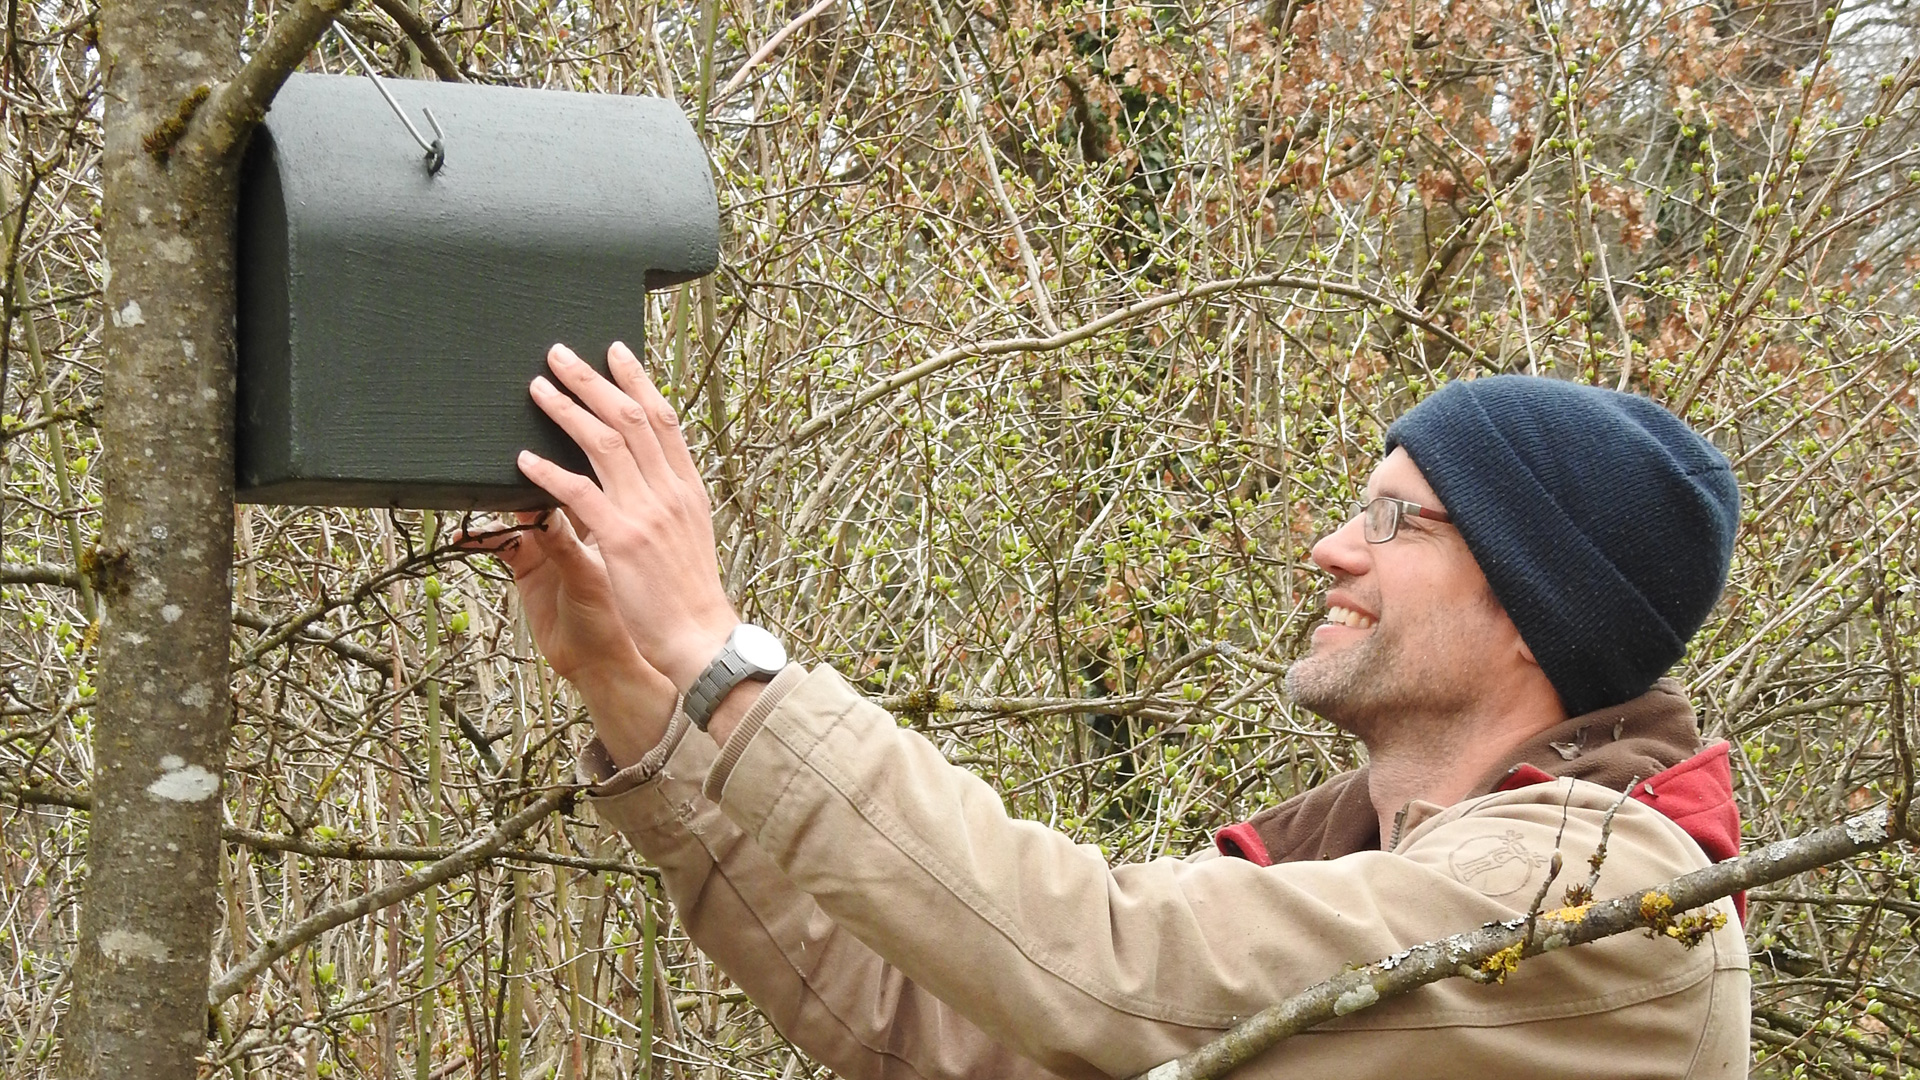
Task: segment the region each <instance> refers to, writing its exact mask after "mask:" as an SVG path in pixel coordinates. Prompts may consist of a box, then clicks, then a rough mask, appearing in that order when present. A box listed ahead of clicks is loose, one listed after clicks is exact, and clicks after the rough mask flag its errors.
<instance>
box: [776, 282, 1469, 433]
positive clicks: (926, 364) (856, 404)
mask: <svg viewBox="0 0 1920 1080" xmlns="http://www.w3.org/2000/svg"><path fill="white" fill-rule="evenodd" d="M1250 289H1306V290H1310V291H1313V292H1328V293H1332V294H1334V295H1335V296H1344V297H1347V298H1349V299H1353V300H1363V301H1365V302H1367V303H1369V304H1374V305H1376V306H1379V307H1383V308H1386V309H1388V310H1390V311H1392V312H1393V313H1394V314H1395V315H1398V316H1400V317H1401V318H1402V319H1405V320H1406V321H1408V322H1410V323H1413V324H1414V325H1416V326H1419V327H1420V328H1421V329H1424V330H1426V331H1427V332H1428V333H1430V334H1432V335H1433V336H1435V337H1437V338H1440V339H1441V340H1443V341H1445V342H1446V343H1447V344H1449V345H1452V346H1453V347H1454V348H1456V349H1459V350H1460V351H1461V352H1462V353H1463V354H1465V355H1467V356H1471V357H1476V358H1478V357H1481V356H1482V354H1481V352H1480V351H1479V350H1478V349H1475V348H1473V347H1472V346H1470V345H1468V344H1467V343H1466V342H1465V341H1462V340H1461V339H1460V336H1459V335H1458V334H1455V333H1454V332H1453V331H1452V330H1450V329H1448V328H1447V327H1446V326H1444V325H1442V324H1440V323H1438V322H1435V321H1434V320H1433V319H1431V318H1429V317H1427V315H1426V314H1425V313H1424V312H1420V311H1416V310H1414V308H1413V307H1412V305H1410V304H1408V303H1406V302H1405V301H1401V300H1396V299H1393V298H1391V297H1386V296H1382V295H1380V294H1379V293H1376V292H1373V291H1372V290H1370V289H1366V288H1363V287H1361V286H1359V285H1350V284H1347V283H1346V282H1340V281H1325V280H1322V279H1320V278H1308V277H1296V276H1294V275H1291V274H1254V275H1251V276H1248V277H1237V278H1223V279H1221V280H1219V281H1209V282H1207V283H1205V284H1203V285H1194V286H1191V287H1189V288H1185V289H1180V290H1178V291H1175V292H1168V293H1161V294H1159V295H1158V296H1149V297H1147V298H1146V299H1145V300H1141V301H1138V302H1137V303H1133V304H1129V305H1128V306H1126V307H1123V308H1121V309H1119V310H1118V311H1110V312H1108V313H1107V314H1105V315H1102V316H1101V317H1099V318H1097V319H1095V320H1093V321H1092V322H1088V323H1082V324H1081V325H1079V326H1076V327H1074V328H1073V329H1071V330H1062V331H1061V332H1060V333H1058V334H1050V335H1048V336H1047V337H1039V338H1034V337H1020V338H1000V339H998V340H994V341H981V342H975V343H973V344H970V345H956V346H954V347H953V348H951V349H948V350H946V351H944V352H941V353H938V354H935V355H934V356H931V357H929V358H927V359H925V360H922V361H921V362H919V363H918V364H915V365H914V366H912V367H910V368H906V369H905V370H902V371H896V372H894V373H893V374H892V375H889V376H887V377H886V378H884V379H881V380H880V381H878V382H876V383H874V384H873V385H871V386H869V387H867V388H866V389H865V390H862V391H860V392H859V393H857V394H855V395H854V396H853V397H851V398H849V399H848V400H846V401H843V402H841V403H840V404H838V405H836V406H834V407H833V408H831V409H828V410H827V411H826V412H823V413H821V414H820V415H819V416H816V417H814V418H813V419H811V420H809V421H807V422H806V423H804V424H802V425H800V428H799V430H797V431H795V432H794V433H793V434H792V435H791V436H789V437H788V439H787V446H788V448H789V449H791V448H793V447H797V446H799V445H800V444H801V443H804V442H807V441H809V440H811V439H813V438H814V437H815V436H817V435H819V434H821V433H822V432H824V431H826V430H827V429H829V428H831V427H833V426H834V425H835V424H837V423H839V422H840V421H841V420H842V419H843V418H845V417H846V416H847V414H849V413H852V412H856V411H858V410H860V409H864V408H866V407H867V406H868V405H871V404H873V403H874V402H876V401H878V400H880V399H881V398H883V397H886V396H887V395H888V394H891V393H893V392H894V391H896V390H899V389H900V388H902V387H905V386H910V385H912V384H913V383H916V382H919V381H920V380H922V379H925V378H926V377H928V376H929V375H935V374H938V373H939V372H941V371H944V370H946V369H947V368H950V367H952V366H953V365H955V364H957V363H959V362H960V361H962V360H965V359H968V358H970V357H975V356H1004V355H1006V354H1008V353H1022V352H1026V353H1041V352H1052V351H1054V350H1056V349H1064V348H1066V347H1067V346H1069V345H1073V344H1077V343H1078V342H1082V341H1085V340H1087V339H1088V338H1091V337H1095V336H1097V335H1099V334H1101V333H1104V332H1105V331H1108V330H1111V329H1113V328H1114V327H1116V326H1120V325H1122V324H1124V323H1129V322H1132V321H1133V320H1135V319H1138V318H1140V317H1141V316H1143V315H1151V314H1152V313H1154V312H1156V311H1159V310H1161V309H1162V308H1169V307H1173V306H1174V305H1175V304H1184V303H1187V302H1189V301H1193V300H1205V299H1207V298H1208V297H1213V296H1218V295H1220V294H1221V293H1228V292H1240V291H1242V290H1250Z"/></svg>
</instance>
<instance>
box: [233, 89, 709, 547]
mask: <svg viewBox="0 0 1920 1080" xmlns="http://www.w3.org/2000/svg"><path fill="white" fill-rule="evenodd" d="M389 85H390V86H391V87H392V89H393V92H394V95H395V97H396V98H397V99H398V101H399V104H400V106H401V107H402V108H404V109H406V110H407V111H408V112H409V113H410V114H411V115H412V117H413V118H414V122H415V124H416V125H417V126H419V127H422V128H425V126H426V125H425V124H424V123H422V121H421V117H422V116H423V113H424V111H427V110H430V111H431V112H432V114H433V118H434V121H435V123H436V125H437V127H438V128H439V130H440V131H441V132H442V133H443V137H444V151H445V156H444V160H443V162H442V163H441V165H440V167H439V168H438V169H437V170H435V171H431V172H430V171H429V168H428V163H427V161H425V160H423V158H422V155H421V151H420V148H419V146H418V145H416V143H415V141H414V138H413V136H412V135H410V134H409V133H408V130H407V127H406V126H405V125H404V124H403V123H402V122H401V120H400V119H399V117H397V116H396V115H395V114H394V112H393V111H392V110H391V109H390V108H389V107H388V105H387V102H386V101H385V100H384V99H383V98H382V96H381V93H380V87H379V86H377V85H376V84H375V83H374V82H373V81H372V80H370V79H367V78H364V77H348V76H331V75H295V76H293V77H292V78H290V79H288V80H287V83H286V86H285V87H284V88H282V89H281V91H280V93H279V95H278V96H277V97H275V98H274V102H273V108H272V110H271V111H270V112H269V113H268V114H267V118H266V121H265V123H264V125H263V126H262V127H261V128H260V130H259V131H258V132H257V133H256V134H255V135H254V138H253V142H252V145H251V146H250V147H249V148H248V151H247V158H246V161H245V164H244V167H243V172H242V179H241V189H240V219H239V266H238V279H239V296H238V302H239V303H238V315H239V387H238V391H239V399H238V406H237V410H236V411H237V415H236V438H237V446H236V447H235V450H236V454H235V458H236V468H237V471H238V476H237V481H238V485H237V486H238V493H237V497H238V498H239V499H240V500H241V501H243V502H261V503H301V504H314V505H336V506H414V507H438V508H444V509H471V508H488V509H520V508H528V507H535V506H545V505H550V504H551V499H549V498H548V497H547V496H546V494H545V493H544V492H542V491H540V490H539V489H538V488H535V487H533V486H532V485H531V484H529V483H528V482H527V481H526V480H525V479H524V478H522V477H521V475H520V472H519V470H518V469H517V468H515V467H514V457H515V455H516V454H517V453H518V451H520V450H521V449H522V448H527V449H532V450H534V451H535V452H537V453H540V454H543V455H545V456H547V457H550V458H552V459H554V460H556V461H559V462H562V463H563V464H566V465H567V466H568V467H570V468H573V469H575V470H577V471H586V461H585V458H584V457H583V456H582V455H581V453H580V452H579V450H578V449H577V448H576V447H575V446H574V445H573V443H572V441H571V440H570V439H568V438H567V437H566V435H565V434H564V433H563V432H561V431H560V429H559V428H558V427H556V426H555V425H554V424H553V423H552V422H550V421H549V420H547V419H546V417H545V416H544V415H542V414H541V413H540V412H539V410H537V409H536V408H534V405H533V402H532V401H531V399H529V398H528V396H527V383H528V382H529V381H530V380H531V379H532V378H533V377H534V376H535V375H537V374H540V373H542V372H544V371H545V370H546V352H547V348H548V346H550V345H551V344H553V343H554V342H556V341H564V342H566V343H567V344H568V345H570V346H571V347H572V348H573V349H574V350H575V351H576V352H578V353H579V354H580V355H581V357H583V358H584V359H586V360H587V361H588V362H590V363H593V364H595V365H596V366H598V367H599V368H600V369H601V370H602V372H604V371H605V369H606V350H607V346H608V345H610V344H611V343H613V342H614V341H625V342H627V343H628V344H629V345H631V346H632V347H633V349H634V351H635V352H639V351H640V350H641V347H642V336H643V334H644V330H645V317H646V304H645V299H646V291H647V290H648V289H656V288H660V287H663V286H667V285H673V284H677V283H679V282H682V281H686V280H688V279H690V278H694V277H698V276H699V275H701V274H705V273H707V272H709V271H711V270H712V269H713V268H714V266H715V264H716V262H717V261H718V257H719V237H720V218H719V206H718V203H717V202H716V200H715V198H714V190H713V179H712V175H711V173H710V172H709V170H708V165H707V157H706V153H705V151H704V149H703V148H702V147H701V145H700V142H699V140H698V138H696V137H695V135H694V132H693V128H692V126H691V125H689V124H688V122H687V120H686V117H685V116H683V115H682V114H681V112H680V110H679V109H678V108H677V107H675V106H674V105H673V104H672V103H671V102H668V101H664V100H661V99H658V98H642V97H620V96H614V95H604V94H575V93H563V92H558V91H549V90H524V89H515V88H508V87H497V86H480V85H471V84H452V83H428V82H401V83H391V84H389Z"/></svg>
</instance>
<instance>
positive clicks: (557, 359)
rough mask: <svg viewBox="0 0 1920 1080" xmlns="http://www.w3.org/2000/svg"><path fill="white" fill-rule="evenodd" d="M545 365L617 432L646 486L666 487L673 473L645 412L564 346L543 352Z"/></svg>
mask: <svg viewBox="0 0 1920 1080" xmlns="http://www.w3.org/2000/svg"><path fill="white" fill-rule="evenodd" d="M547 366H548V367H549V368H551V369H553V373H554V375H555V377H557V378H558V379H559V380H560V381H561V382H563V383H565V384H566V385H567V388H568V389H570V390H572V391H573V392H574V393H576V394H578V395H580V400H581V401H583V402H585V403H586V406H587V408H589V409H592V410H593V415H594V418H595V419H597V420H598V421H599V422H600V423H602V424H604V425H606V427H607V428H609V429H610V430H612V431H615V432H618V433H619V435H620V438H621V440H622V443H623V446H622V449H624V450H625V451H626V453H627V454H628V456H629V457H630V458H631V460H632V463H633V466H634V467H636V468H637V469H638V470H639V473H640V475H641V476H642V477H644V478H645V479H646V481H647V482H648V483H649V484H651V485H653V486H654V487H656V488H658V487H665V486H668V485H669V481H670V480H671V479H672V475H673V474H672V473H671V471H670V470H669V468H668V465H667V460H666V457H665V456H664V455H663V454H662V453H661V447H660V439H659V437H658V435H657V434H656V433H655V431H654V428H653V422H652V418H651V417H650V416H649V415H648V410H647V409H645V408H643V407H642V406H641V405H640V403H639V402H637V401H635V400H634V399H633V398H631V397H629V396H627V394H626V393H624V392H623V391H622V390H621V389H620V388H619V387H618V386H615V385H614V384H613V383H610V382H608V381H607V380H606V379H604V378H602V377H601V375H600V373H599V372H598V371H595V370H594V369H593V368H592V367H590V366H589V365H588V364H587V363H586V361H584V360H582V359H580V358H579V357H578V356H576V355H574V352H573V350H572V349H569V348H567V347H566V346H565V345H555V346H554V347H553V348H552V349H549V350H548V351H547ZM555 419H556V420H557V419H558V417H556V418H555ZM568 434H572V432H571V431H569V432H568ZM584 445H585V444H582V446H583V447H584ZM597 467H598V463H597V462H596V468H597Z"/></svg>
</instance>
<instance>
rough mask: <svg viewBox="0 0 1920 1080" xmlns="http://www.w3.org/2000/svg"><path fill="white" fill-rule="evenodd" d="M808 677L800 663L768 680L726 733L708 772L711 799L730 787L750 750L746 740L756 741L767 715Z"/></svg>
mask: <svg viewBox="0 0 1920 1080" xmlns="http://www.w3.org/2000/svg"><path fill="white" fill-rule="evenodd" d="M806 677H807V669H806V668H805V667H802V666H801V665H799V664H788V665H787V666H786V667H783V668H781V669H780V674H778V675H775V676H774V677H773V681H772V682H770V683H768V684H767V688H766V689H765V690H762V691H760V698H759V700H757V701H755V702H754V703H753V705H752V707H750V708H749V709H747V715H745V716H743V717H741V718H740V723H739V725H738V726H736V727H735V728H734V729H733V734H731V735H729V736H727V744H726V745H725V746H722V747H721V748H720V756H719V757H718V758H717V759H715V761H714V763H713V769H712V770H711V771H710V772H708V773H707V783H706V788H705V791H704V794H705V795H706V797H707V798H708V800H710V801H712V802H715V803H717V802H719V801H720V793H721V792H722V791H725V790H726V788H727V777H728V775H729V774H731V773H732V772H733V767H734V765H736V764H738V763H739V761H740V755H741V754H744V753H746V752H747V744H748V743H750V742H752V741H753V737H754V736H755V735H758V734H759V733H760V729H761V728H762V727H765V726H766V723H767V717H769V716H771V715H773V710H775V709H777V708H779V707H780V702H782V701H784V700H785V699H786V696H787V694H789V693H790V692H792V690H793V688H794V687H796V686H799V685H800V684H801V683H802V682H803V681H805V680H806Z"/></svg>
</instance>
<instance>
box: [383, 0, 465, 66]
mask: <svg viewBox="0 0 1920 1080" xmlns="http://www.w3.org/2000/svg"><path fill="white" fill-rule="evenodd" d="M373 6H374V7H377V8H379V9H380V10H381V11H383V12H385V13H386V15H387V18H389V19H392V20H393V22H394V25H395V26H398V27H399V28H400V31H401V32H402V33H404V34H406V35H407V40H409V41H411V42H413V47H414V48H416V49H419V50H420V59H421V60H422V61H424V62H425V63H426V65H427V66H428V67H430V68H432V69H433V73H434V74H435V75H438V76H440V81H441V82H454V83H457V82H466V81H467V77H466V76H465V75H462V74H461V73H460V66H459V65H458V64H455V63H454V62H453V57H451V56H448V55H447V50H446V47H445V46H443V45H441V44H440V39H439V38H437V37H435V36H434V34H433V27H431V26H428V25H427V22H426V20H425V19H422V18H421V17H420V14H419V13H418V12H416V11H414V10H413V9H412V8H410V7H408V6H407V5H406V4H405V3H402V2H401V0H373Z"/></svg>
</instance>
